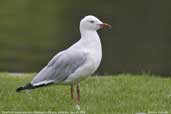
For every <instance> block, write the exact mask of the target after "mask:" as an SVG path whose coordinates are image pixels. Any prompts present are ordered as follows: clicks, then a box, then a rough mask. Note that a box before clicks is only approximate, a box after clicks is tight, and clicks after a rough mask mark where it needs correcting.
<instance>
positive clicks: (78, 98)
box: [77, 84, 80, 103]
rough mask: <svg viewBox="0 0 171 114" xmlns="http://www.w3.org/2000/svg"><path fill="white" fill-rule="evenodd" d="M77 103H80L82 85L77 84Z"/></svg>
mask: <svg viewBox="0 0 171 114" xmlns="http://www.w3.org/2000/svg"><path fill="white" fill-rule="evenodd" d="M77 101H78V103H80V84H77Z"/></svg>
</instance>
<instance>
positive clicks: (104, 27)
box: [100, 23, 112, 29]
mask: <svg viewBox="0 0 171 114" xmlns="http://www.w3.org/2000/svg"><path fill="white" fill-rule="evenodd" d="M100 28H102V29H106V28H112V26H111V25H109V24H107V23H103V24H100Z"/></svg>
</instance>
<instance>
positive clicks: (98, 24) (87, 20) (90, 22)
mask: <svg viewBox="0 0 171 114" xmlns="http://www.w3.org/2000/svg"><path fill="white" fill-rule="evenodd" d="M101 28H111V26H110V25H109V24H107V23H103V22H102V21H100V20H99V19H98V18H97V17H95V16H92V15H88V16H85V17H84V18H83V19H82V20H81V21H80V30H91V31H96V30H98V29H101Z"/></svg>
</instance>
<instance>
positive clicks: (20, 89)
mask: <svg viewBox="0 0 171 114" xmlns="http://www.w3.org/2000/svg"><path fill="white" fill-rule="evenodd" d="M22 90H24V87H19V88H17V89H16V92H20V91H22Z"/></svg>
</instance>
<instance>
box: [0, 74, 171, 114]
mask: <svg viewBox="0 0 171 114" xmlns="http://www.w3.org/2000/svg"><path fill="white" fill-rule="evenodd" d="M8 75H9V74H8V73H0V112H2V111H25V112H30V111H42V112H43V111H44V112H47V111H53V112H56V114H136V113H137V114H138V112H144V114H148V113H149V114H150V112H156V114H157V112H158V113H160V112H168V113H167V114H171V78H169V77H167V78H162V77H159V76H149V75H147V74H144V75H131V74H120V75H115V76H106V77H90V78H88V79H86V80H84V81H82V82H81V105H80V106H81V111H83V112H78V111H77V110H76V109H75V105H74V103H73V101H72V100H71V99H70V87H69V86H62V85H56V86H49V87H44V88H39V89H35V90H32V91H24V92H20V93H16V92H15V89H16V88H17V87H19V86H21V85H24V84H25V83H27V82H29V81H30V80H31V79H32V77H33V76H34V74H23V75H24V76H8ZM62 111H65V112H62ZM84 112H85V113H84ZM39 114H40V113H39ZM153 114H154V113H153Z"/></svg>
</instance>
